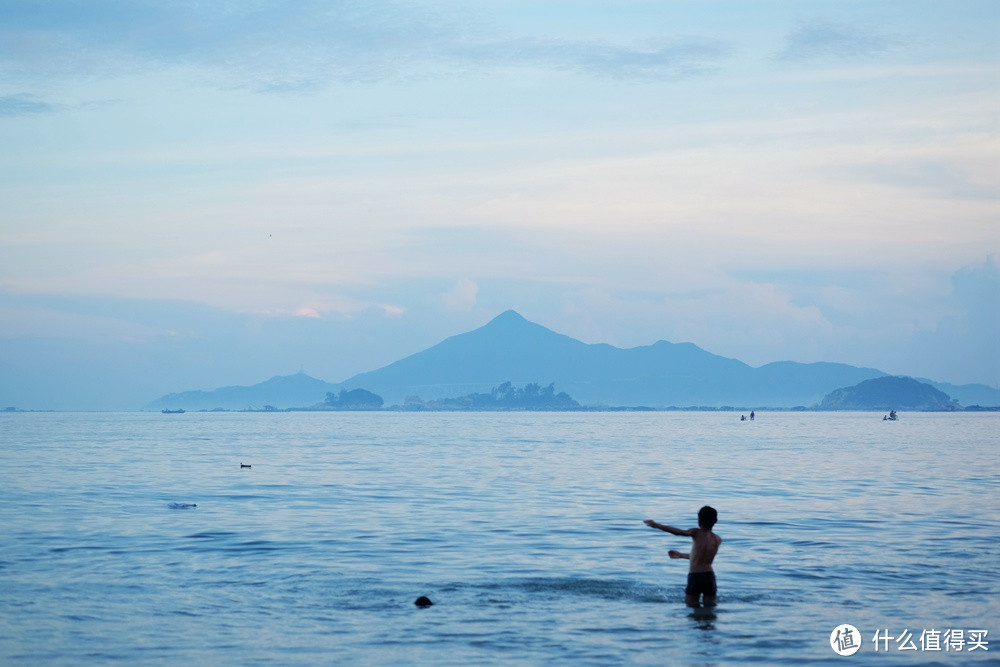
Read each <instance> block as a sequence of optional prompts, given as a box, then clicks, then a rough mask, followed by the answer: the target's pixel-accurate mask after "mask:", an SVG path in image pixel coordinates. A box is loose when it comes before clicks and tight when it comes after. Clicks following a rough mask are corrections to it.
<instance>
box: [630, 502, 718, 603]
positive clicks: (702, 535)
mask: <svg viewBox="0 0 1000 667" xmlns="http://www.w3.org/2000/svg"><path fill="white" fill-rule="evenodd" d="M718 518H719V515H718V513H717V512H716V511H715V510H714V509H713V508H711V507H709V506H708V505H705V506H704V507H702V508H701V509H700V510H698V527H697V528H688V529H687V530H681V529H680V528H674V527H673V526H665V525H663V524H662V523H656V522H655V521H653V520H652V519H646V521H645V522H644V523H645V524H646V525H647V526H649V527H650V528H658V529H659V530H665V531H666V532H668V533H670V534H671V535H685V536H687V537H690V538H691V539H692V540H694V544H692V545H691V553H689V554H685V553H681V552H680V551H674V550H673V549H671V550H670V551H668V552H667V555H668V556H670V557H671V558H687V559H688V560H690V561H691V567H690V569H689V570H688V581H687V588H686V589H684V602H685V603H687V604H689V605H696V604H698V598H699V597H702V600H703V601H704V603H705V604H706V605H713V604H715V572H714V571H713V570H712V561H713V560H715V554H716V553H718V551H719V545H720V544H722V538H721V537H719V536H718V535H716V534H715V533H713V532H712V526H714V525H715V522H716V521H718Z"/></svg>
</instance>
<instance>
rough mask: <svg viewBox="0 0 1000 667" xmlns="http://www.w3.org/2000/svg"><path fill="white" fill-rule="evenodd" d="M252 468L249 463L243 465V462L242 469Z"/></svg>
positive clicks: (241, 463)
mask: <svg viewBox="0 0 1000 667" xmlns="http://www.w3.org/2000/svg"><path fill="white" fill-rule="evenodd" d="M252 467H253V466H252V465H250V464H249V463H243V462H242V461H241V462H240V468H252Z"/></svg>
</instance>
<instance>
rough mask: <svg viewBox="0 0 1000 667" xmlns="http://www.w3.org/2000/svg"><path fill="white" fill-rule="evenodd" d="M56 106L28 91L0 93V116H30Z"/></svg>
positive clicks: (54, 108) (48, 110)
mask: <svg viewBox="0 0 1000 667" xmlns="http://www.w3.org/2000/svg"><path fill="white" fill-rule="evenodd" d="M56 108H57V106H56V105H54V104H50V103H49V102H46V101H44V100H41V99H39V98H38V97H36V96H34V95H29V94H28V93H20V94H17V95H0V117H3V116H8V117H9V116H31V115H34V114H39V113H48V112H50V111H55V110H56Z"/></svg>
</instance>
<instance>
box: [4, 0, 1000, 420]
mask: <svg viewBox="0 0 1000 667" xmlns="http://www.w3.org/2000/svg"><path fill="white" fill-rule="evenodd" d="M998 35H1000V3H997V2H994V1H993V0H985V1H982V2H978V1H964V0H956V1H953V2H938V1H933V2H926V1H921V0H915V1H913V2H906V3H901V2H887V1H886V2H879V1H871V0H869V1H864V2H857V1H852V0H817V1H814V2H797V1H796V2H793V1H785V2H769V1H767V0H763V1H759V2H752V3H751V2H744V1H742V0H740V1H732V2H713V1H702V0H697V1H696V0H616V1H611V0H574V1H573V2H570V1H569V0H530V1H528V0H504V1H503V2H497V1H492V0H491V1H487V0H463V1H459V0H426V1H422V2H407V1H387V0H364V1H360V2H354V1H338V0H327V1H325V2H319V1H314V0H301V1H299V2H295V3H287V2H281V1H278V0H240V1H239V2H235V1H234V2H228V1H224V0H219V1H217V2H196V1H194V0H188V1H181V0H178V1H176V2H162V1H160V0H157V1H152V0H150V1H148V2H147V1H143V0H132V1H126V0H2V1H0V146H2V148H3V150H2V151H0V407H2V406H7V405H9V406H16V407H19V408H23V409H87V410H90V409H135V408H140V407H142V406H143V405H145V404H146V403H148V402H149V401H152V400H153V399H155V398H157V397H159V396H161V395H163V394H165V393H168V392H175V391H184V390H189V389H214V388H216V387H220V386H226V385H240V384H255V383H257V382H260V381H263V380H265V379H267V378H269V377H272V376H275V375H288V374H292V373H296V372H299V371H304V372H306V373H308V374H310V375H312V376H314V377H318V378H322V379H324V380H328V381H331V382H338V381H341V380H345V379H347V378H348V377H350V376H352V375H354V374H356V373H359V372H364V371H368V370H373V369H375V368H379V367H381V366H384V365H386V364H388V363H391V362H393V361H395V360H397V359H400V358H402V357H405V356H407V355H409V354H413V353H415V352H418V351H420V350H422V349H425V348H427V347H430V346H431V345H434V344H436V343H438V342H440V341H441V340H443V339H444V338H446V337H448V336H451V335H454V334H457V333H461V332H464V331H469V330H472V329H474V328H477V327H479V326H481V325H483V324H485V323H486V322H488V321H489V320H490V319H492V318H493V317H495V316H496V315H498V314H499V313H501V312H503V311H504V310H507V309H514V310H516V311H518V312H519V313H521V314H522V315H523V316H524V317H526V318H527V319H529V320H531V321H534V322H537V323H539V324H542V325H544V326H546V327H548V328H550V329H553V330H555V331H558V332H560V333H564V334H567V335H569V336H572V337H574V338H578V339H580V340H583V341H585V342H588V343H597V342H603V343H610V344H612V345H616V346H619V347H635V346H640V345H649V344H652V343H654V342H656V341H658V340H668V341H671V342H675V343H679V342H692V343H695V344H696V345H698V346H700V347H702V348H704V349H706V350H708V351H709V352H712V353H715V354H719V355H722V356H726V357H732V358H737V359H740V360H742V361H744V362H746V363H748V364H751V365H753V366H759V365H762V364H765V363H768V362H772V361H781V360H792V361H799V362H814V361H835V362H843V363H848V364H852V365H857V366H867V367H873V368H878V369H880V370H882V371H884V372H887V373H892V374H900V375H911V376H915V377H924V378H928V379H932V380H936V381H942V382H951V383H954V384H966V383H983V384H987V385H990V386H994V387H996V386H1000V354H998V351H997V346H998V341H1000V271H998V267H997V261H998V258H997V255H998V250H1000V205H998V196H1000V141H998V136H1000V132H998V129H1000V38H998Z"/></svg>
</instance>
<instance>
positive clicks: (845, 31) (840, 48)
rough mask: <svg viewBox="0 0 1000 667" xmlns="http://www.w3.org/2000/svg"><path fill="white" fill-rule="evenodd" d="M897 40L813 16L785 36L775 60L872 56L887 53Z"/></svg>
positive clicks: (862, 28) (851, 25) (872, 31)
mask: <svg viewBox="0 0 1000 667" xmlns="http://www.w3.org/2000/svg"><path fill="white" fill-rule="evenodd" d="M899 43H900V40H899V39H898V38H896V37H891V36H889V35H884V34H880V33H878V32H875V31H874V30H871V29H869V28H867V27H865V26H861V25H856V24H848V23H834V22H831V21H825V20H821V19H815V20H812V21H806V22H802V23H800V24H799V25H798V27H796V28H795V30H793V31H792V32H791V33H790V34H789V35H788V37H787V38H786V40H785V48H784V49H783V50H782V51H781V52H780V53H779V54H778V59H779V60H789V61H792V60H815V59H828V58H833V59H853V58H873V57H877V56H884V55H886V54H888V53H889V52H890V51H891V50H892V49H893V48H894V47H896V46H897V45H898V44H899Z"/></svg>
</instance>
